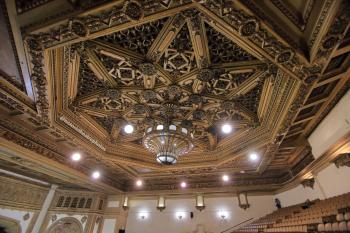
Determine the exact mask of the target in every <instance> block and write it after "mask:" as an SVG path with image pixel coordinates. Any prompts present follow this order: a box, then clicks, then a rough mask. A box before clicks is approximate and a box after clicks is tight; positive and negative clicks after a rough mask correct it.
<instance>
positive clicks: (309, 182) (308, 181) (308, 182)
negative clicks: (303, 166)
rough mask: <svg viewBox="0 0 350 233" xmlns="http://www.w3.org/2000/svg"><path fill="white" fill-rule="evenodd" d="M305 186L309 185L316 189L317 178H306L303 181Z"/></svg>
mask: <svg viewBox="0 0 350 233" xmlns="http://www.w3.org/2000/svg"><path fill="white" fill-rule="evenodd" d="M301 184H302V185H303V187H304V188H306V187H309V188H312V189H314V184H315V178H310V179H305V180H303V181H302V182H301Z"/></svg>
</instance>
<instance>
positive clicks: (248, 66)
mask: <svg viewBox="0 0 350 233" xmlns="http://www.w3.org/2000/svg"><path fill="white" fill-rule="evenodd" d="M266 62H267V61H264V60H258V59H257V60H251V61H237V62H229V63H219V64H211V65H210V68H212V69H225V70H235V71H237V72H240V73H244V72H252V71H254V70H256V69H259V68H260V67H262V66H265V65H266Z"/></svg>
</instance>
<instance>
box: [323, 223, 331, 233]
mask: <svg viewBox="0 0 350 233" xmlns="http://www.w3.org/2000/svg"><path fill="white" fill-rule="evenodd" d="M324 231H326V232H330V231H332V224H331V223H326V225H325V226H324Z"/></svg>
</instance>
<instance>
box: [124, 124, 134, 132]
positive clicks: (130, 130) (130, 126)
mask: <svg viewBox="0 0 350 233" xmlns="http://www.w3.org/2000/svg"><path fill="white" fill-rule="evenodd" d="M124 132H125V133H127V134H131V133H133V132H134V126H132V125H130V124H127V125H125V126H124Z"/></svg>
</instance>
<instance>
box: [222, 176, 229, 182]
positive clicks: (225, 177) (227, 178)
mask: <svg viewBox="0 0 350 233" xmlns="http://www.w3.org/2000/svg"><path fill="white" fill-rule="evenodd" d="M229 179H230V177H229V176H228V175H223V176H222V180H223V181H225V182H227V181H229Z"/></svg>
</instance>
